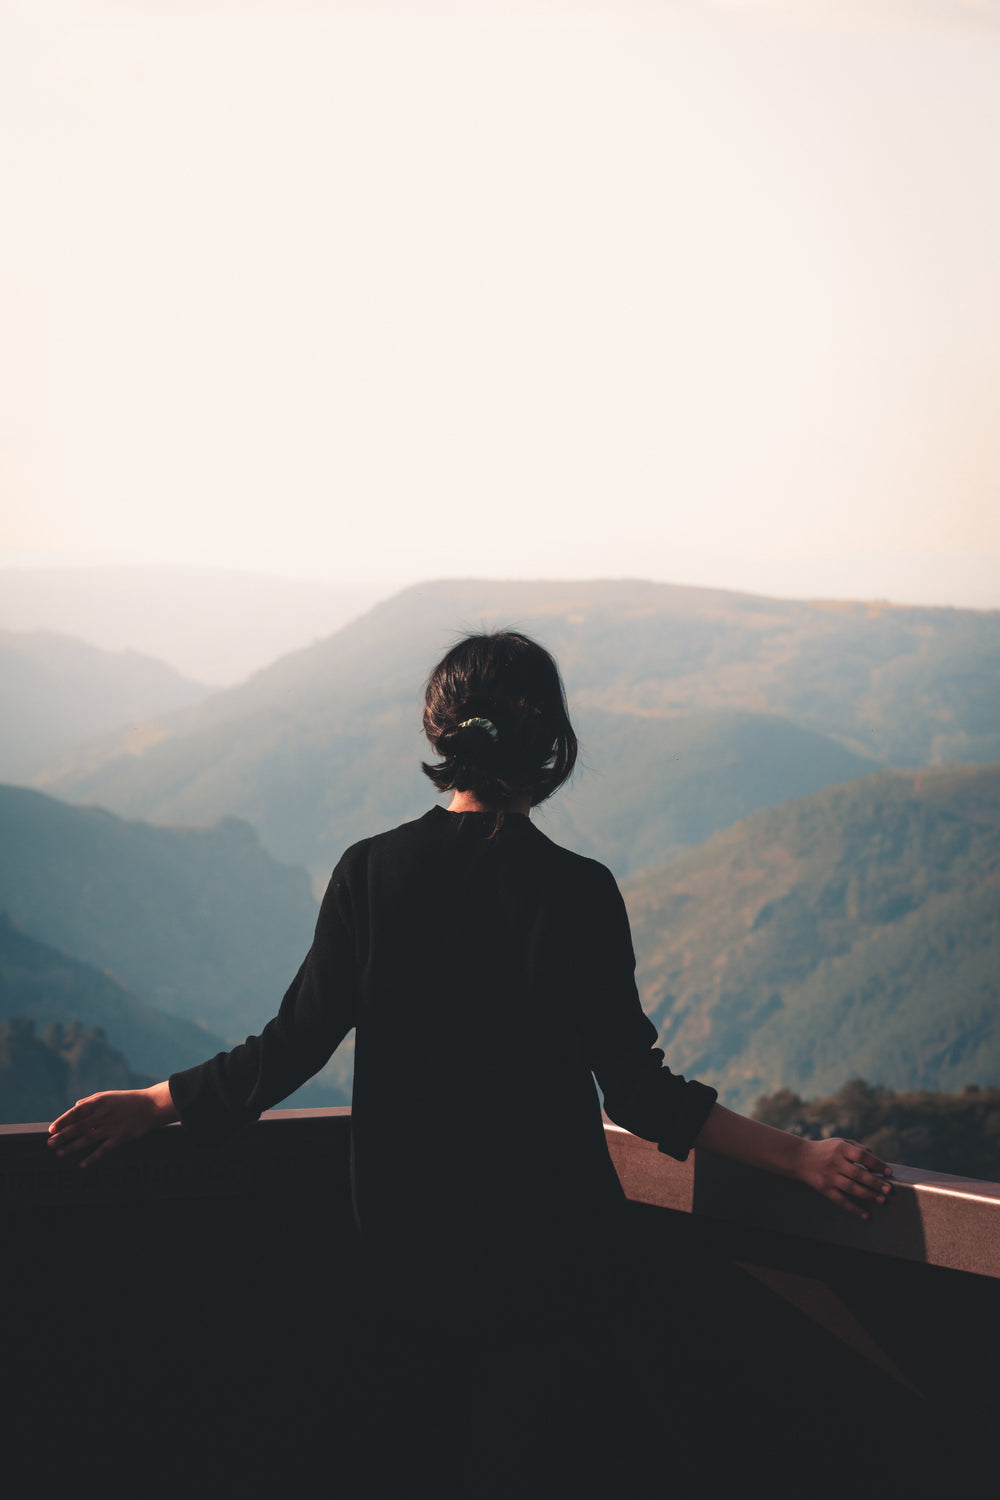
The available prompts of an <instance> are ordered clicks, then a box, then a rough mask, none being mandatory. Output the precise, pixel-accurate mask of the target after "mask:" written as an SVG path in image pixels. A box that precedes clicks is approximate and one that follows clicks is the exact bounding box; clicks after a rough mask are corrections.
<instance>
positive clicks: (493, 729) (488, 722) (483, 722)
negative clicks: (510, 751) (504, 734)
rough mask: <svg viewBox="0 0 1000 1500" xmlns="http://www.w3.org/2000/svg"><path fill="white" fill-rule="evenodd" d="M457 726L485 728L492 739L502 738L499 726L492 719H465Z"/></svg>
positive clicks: (460, 727)
mask: <svg viewBox="0 0 1000 1500" xmlns="http://www.w3.org/2000/svg"><path fill="white" fill-rule="evenodd" d="M457 727H458V728H459V729H485V730H486V733H487V734H488V735H489V737H490V739H491V740H498V739H499V738H500V734H499V731H498V730H497V726H496V725H495V724H494V723H493V720H492V719H463V720H462V722H461V724H459V725H458V726H457Z"/></svg>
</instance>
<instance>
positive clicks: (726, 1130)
mask: <svg viewBox="0 0 1000 1500" xmlns="http://www.w3.org/2000/svg"><path fill="white" fill-rule="evenodd" d="M694 1144H695V1146H696V1147H698V1148H699V1149H701V1150H704V1151H714V1152H716V1153H717V1154H718V1155H719V1156H728V1157H731V1158H732V1159H733V1160H734V1161H743V1162H747V1163H748V1164H749V1165H750V1166H752V1167H762V1168H763V1169H764V1171H766V1172H776V1173H778V1174H779V1175H781V1176H782V1177H794V1178H797V1179H798V1181H799V1182H804V1183H806V1184H808V1186H809V1187H811V1188H814V1189H815V1190H816V1192H817V1193H822V1195H823V1197H824V1198H829V1199H830V1202H831V1203H836V1204H837V1206H838V1207H839V1208H843V1209H846V1210H847V1212H848V1213H852V1214H856V1215H857V1216H858V1218H861V1219H867V1218H868V1217H869V1208H870V1206H871V1205H872V1204H873V1203H884V1202H885V1200H886V1198H887V1196H888V1194H889V1193H890V1192H891V1190H892V1189H891V1184H890V1183H889V1182H888V1180H887V1179H888V1178H889V1177H890V1176H891V1175H892V1168H891V1167H889V1166H887V1165H886V1163H885V1162H884V1161H882V1160H881V1159H880V1158H879V1157H877V1156H876V1155H875V1153H874V1152H873V1151H869V1150H868V1149H867V1147H865V1146H862V1145H860V1144H859V1143H858V1142H857V1141H851V1140H842V1139H840V1138H839V1137H837V1136H833V1137H831V1138H830V1139H829V1140H825V1141H807V1140H803V1139H802V1137H800V1136H797V1135H791V1134H789V1132H788V1131H787V1130H776V1129H775V1128H774V1126H773V1125H764V1124H762V1123H761V1121H759V1120H748V1119H747V1118H746V1116H745V1115H738V1114H735V1113H734V1112H733V1111H732V1110H731V1109H726V1108H725V1106H724V1105H722V1104H716V1105H714V1106H713V1108H712V1112H711V1114H710V1115H709V1116H708V1119H707V1120H706V1121H705V1123H704V1125H703V1126H702V1127H701V1130H700V1131H699V1132H698V1134H697V1136H696V1137H695V1142H694Z"/></svg>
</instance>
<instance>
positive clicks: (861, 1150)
mask: <svg viewBox="0 0 1000 1500" xmlns="http://www.w3.org/2000/svg"><path fill="white" fill-rule="evenodd" d="M844 1146H845V1147H847V1148H848V1149H849V1155H850V1159H851V1160H852V1161H854V1162H857V1163H859V1164H860V1165H861V1166H863V1167H865V1168H867V1170H868V1171H869V1172H874V1173H875V1175H876V1176H877V1177H885V1176H888V1175H891V1173H892V1168H891V1167H890V1166H888V1165H887V1163H886V1162H884V1161H883V1160H882V1158H881V1157H880V1156H876V1155H875V1152H874V1151H869V1149H868V1147H867V1146H862V1144H861V1142H860V1141H851V1140H845V1141H844Z"/></svg>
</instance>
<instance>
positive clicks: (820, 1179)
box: [796, 1136, 892, 1219]
mask: <svg viewBox="0 0 1000 1500" xmlns="http://www.w3.org/2000/svg"><path fill="white" fill-rule="evenodd" d="M891 1175H892V1168H891V1167H889V1166H887V1165H886V1163H885V1162H884V1161H882V1159H881V1158H880V1157H878V1156H876V1155H875V1153H874V1152H873V1151H869V1150H868V1148H867V1146H862V1145H860V1143H859V1142H858V1141H851V1140H842V1139H841V1138H840V1137H839V1136H831V1137H830V1139H829V1140H825V1141H802V1142H801V1148H800V1155H799V1169H798V1171H797V1173H796V1176H798V1177H799V1178H801V1180H802V1181H803V1182H806V1183H808V1184H809V1186H810V1187H811V1188H815V1189H816V1191H817V1193H822V1194H823V1197H824V1198H829V1200H830V1202H831V1203H836V1204H837V1206H838V1208H844V1209H846V1210H847V1212H848V1213H852V1214H856V1215H857V1216H858V1217H859V1218H861V1219H867V1218H868V1216H869V1213H868V1210H869V1209H870V1208H871V1206H872V1205H873V1204H876V1203H884V1202H885V1200H886V1198H887V1197H888V1195H889V1193H890V1192H891V1191H892V1189H891V1185H890V1183H889V1182H888V1181H887V1179H888V1178H889V1177H891Z"/></svg>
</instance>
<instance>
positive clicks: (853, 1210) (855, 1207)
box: [826, 1188, 868, 1219]
mask: <svg viewBox="0 0 1000 1500" xmlns="http://www.w3.org/2000/svg"><path fill="white" fill-rule="evenodd" d="M826 1197H827V1198H829V1199H830V1202H831V1203H836V1205H837V1207H838V1208H842V1209H844V1210H845V1212H846V1213H849V1214H854V1216H855V1218H858V1219H867V1218H868V1210H867V1209H865V1208H862V1207H861V1205H860V1204H859V1203H852V1202H851V1200H850V1198H848V1197H846V1196H845V1195H844V1194H843V1193H842V1192H841V1190H840V1189H839V1188H829V1189H828V1190H827V1192H826Z"/></svg>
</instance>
